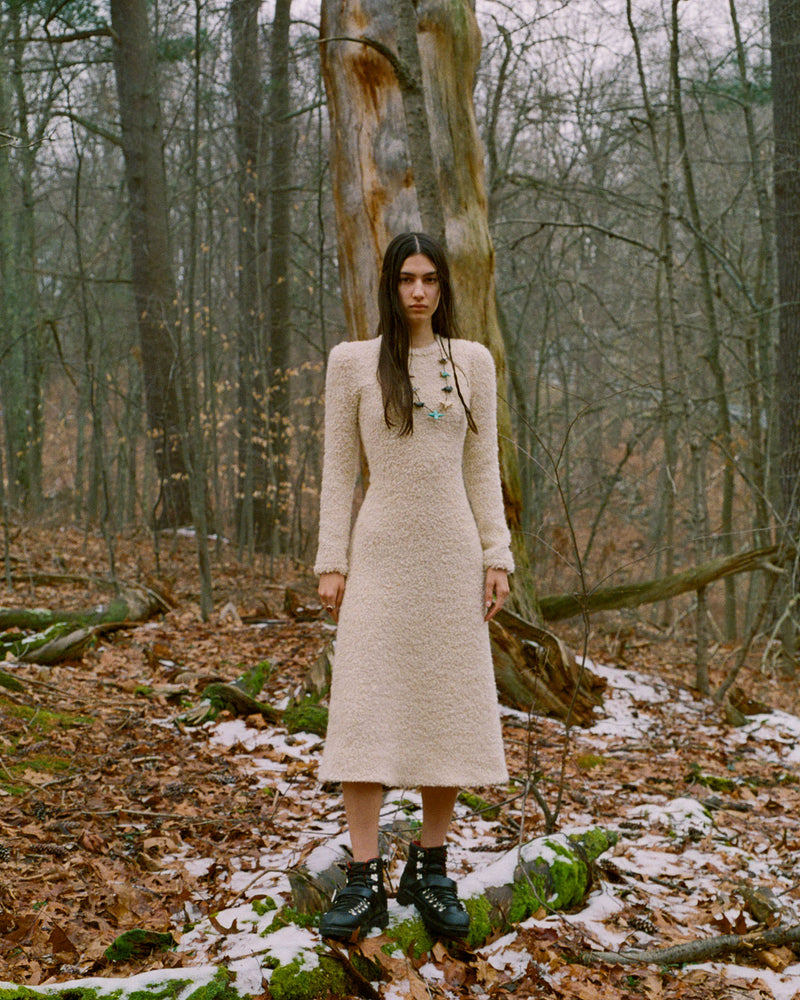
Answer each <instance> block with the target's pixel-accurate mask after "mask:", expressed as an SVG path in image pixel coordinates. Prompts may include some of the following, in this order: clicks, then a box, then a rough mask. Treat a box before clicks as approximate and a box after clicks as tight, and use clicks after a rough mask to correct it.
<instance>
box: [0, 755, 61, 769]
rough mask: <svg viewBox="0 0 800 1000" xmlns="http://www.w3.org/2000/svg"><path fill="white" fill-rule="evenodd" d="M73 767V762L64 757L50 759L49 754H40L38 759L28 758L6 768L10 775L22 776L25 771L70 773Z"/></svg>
mask: <svg viewBox="0 0 800 1000" xmlns="http://www.w3.org/2000/svg"><path fill="white" fill-rule="evenodd" d="M71 766H72V761H70V760H67V759H66V758H64V757H50V756H48V755H47V754H38V755H37V756H36V757H26V758H25V760H21V761H19V762H18V763H17V764H12V765H11V766H10V767H8V766H7V767H6V769H7V771H8V773H9V774H21V773H22V772H23V771H47V772H49V771H68V770H69V769H70V767H71Z"/></svg>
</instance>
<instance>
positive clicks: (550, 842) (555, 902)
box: [289, 827, 617, 954]
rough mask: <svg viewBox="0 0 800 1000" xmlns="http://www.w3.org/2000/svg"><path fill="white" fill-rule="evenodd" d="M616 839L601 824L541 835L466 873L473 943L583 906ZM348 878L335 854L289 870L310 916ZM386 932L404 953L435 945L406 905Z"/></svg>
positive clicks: (297, 906) (295, 894)
mask: <svg viewBox="0 0 800 1000" xmlns="http://www.w3.org/2000/svg"><path fill="white" fill-rule="evenodd" d="M616 841H617V834H616V833H615V832H614V831H607V830H604V829H602V828H600V827H596V828H593V829H590V830H587V831H585V832H584V833H582V834H573V835H570V836H567V835H565V834H553V835H551V836H548V837H538V838H536V839H535V840H531V841H529V842H528V843H527V844H523V846H522V847H521V848H519V849H517V848H514V849H512V850H510V851H507V852H506V853H505V854H502V855H500V857H499V858H498V859H497V860H496V861H495V862H493V863H492V864H491V865H490V866H489V867H488V868H486V869H483V870H482V871H479V872H475V873H473V874H472V875H469V876H467V877H466V878H464V879H462V880H461V883H460V885H459V894H460V895H461V896H462V898H463V899H464V904H465V906H466V907H467V910H468V911H469V914H470V918H471V924H470V933H469V938H468V941H467V943H468V944H469V945H470V946H471V947H474V948H477V947H479V946H480V945H481V944H482V943H483V942H484V941H485V940H486V938H487V937H488V936H489V935H490V934H492V933H494V932H496V931H501V930H504V929H506V928H508V927H510V926H512V925H514V924H517V923H520V922H521V921H523V920H526V919H527V918H528V917H529V916H531V914H533V913H536V912H537V911H539V910H544V911H550V912H552V911H555V910H568V909H574V908H575V907H578V906H580V905H581V903H582V902H583V900H584V899H585V898H586V896H587V894H588V893H589V891H590V890H591V888H592V886H593V885H594V871H595V862H596V861H597V859H598V858H599V857H600V855H601V854H603V853H604V852H605V851H607V850H609V848H611V847H612V846H613V845H614V844H615V843H616ZM343 880H344V879H343V875H342V873H341V869H340V867H339V865H338V864H337V863H336V861H335V859H334V860H332V862H331V864H330V865H328V867H326V868H325V869H324V870H323V871H320V872H314V873H312V872H310V871H309V870H308V869H307V868H305V867H304V866H300V867H299V868H296V869H293V870H292V871H290V872H289V883H290V885H291V888H292V909H293V910H294V911H295V912H296V913H299V914H303V915H304V916H306V917H308V916H312V915H316V914H319V913H322V912H323V911H324V910H326V909H327V907H328V904H329V902H330V899H331V897H332V895H333V893H334V891H335V889H336V888H337V887H338V886H340V885H341V884H342V883H343ZM386 934H387V936H388V937H389V939H390V940H392V941H394V942H396V944H397V946H398V948H400V949H401V950H403V952H404V953H406V952H407V949H408V947H409V946H410V945H411V944H412V943H415V947H416V949H417V950H418V951H419V953H420V954H422V953H423V952H425V951H428V950H429V949H430V948H431V947H432V946H433V942H432V940H431V939H430V936H429V935H428V934H427V933H426V931H425V928H424V927H423V925H422V922H421V920H420V919H419V917H418V916H416V914H414V915H409V914H408V911H407V910H406V909H405V908H403V909H400V910H398V909H397V908H395V907H392V908H391V911H390V919H389V927H388V929H387V931H386Z"/></svg>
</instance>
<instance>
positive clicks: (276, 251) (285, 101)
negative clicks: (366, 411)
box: [269, 0, 292, 552]
mask: <svg viewBox="0 0 800 1000" xmlns="http://www.w3.org/2000/svg"><path fill="white" fill-rule="evenodd" d="M291 7H292V2H291V0H277V2H276V4H275V16H274V18H273V21H272V34H271V37H270V58H269V69H270V75H269V137H270V157H269V162H270V171H269V175H270V176H269V182H270V213H269V215H270V240H269V368H270V397H269V422H270V445H271V449H272V479H273V488H272V496H271V503H270V506H271V514H272V517H271V519H270V520H271V521H272V529H273V537H272V539H270V542H271V550H272V551H273V552H281V551H285V550H286V547H287V543H288V540H289V502H290V492H291V490H290V483H289V466H290V463H289V448H290V445H291V440H292V439H291V435H290V433H289V431H290V428H289V419H290V414H289V405H290V398H291V396H290V391H289V385H290V382H289V371H288V370H289V348H290V343H291V299H290V296H289V257H290V247H291V239H292V211H291V209H292V198H291V186H292V124H291V119H290V117H289V111H290V96H291V95H290V90H289V52H290V49H289V29H290V26H291Z"/></svg>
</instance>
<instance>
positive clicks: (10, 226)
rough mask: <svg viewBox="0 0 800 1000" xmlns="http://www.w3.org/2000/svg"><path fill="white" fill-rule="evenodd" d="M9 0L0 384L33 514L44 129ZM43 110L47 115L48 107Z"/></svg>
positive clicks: (9, 439)
mask: <svg viewBox="0 0 800 1000" xmlns="http://www.w3.org/2000/svg"><path fill="white" fill-rule="evenodd" d="M6 6H7V7H8V11H7V13H3V14H2V15H0V45H2V46H3V53H2V55H0V130H2V131H3V132H4V136H3V138H2V143H0V324H2V329H0V356H1V357H2V365H1V366H0V386H2V390H3V416H4V424H5V433H6V457H7V466H8V479H9V493H10V495H11V498H12V500H14V501H15V502H18V503H21V504H22V505H23V506H24V507H25V508H26V509H27V510H28V511H30V512H32V513H36V512H37V511H38V509H39V507H40V504H41V499H42V443H43V437H44V429H43V413H42V382H43V361H42V358H43V354H42V349H41V344H40V322H39V319H40V318H39V315H38V287H37V278H36V273H37V267H36V238H35V208H36V204H35V197H34V169H35V165H36V152H37V150H38V149H39V146H40V141H41V138H42V135H43V129H42V128H39V129H34V130H32V129H31V126H30V123H29V106H28V99H27V95H26V91H25V86H24V78H23V57H24V49H25V42H24V41H23V40H22V35H23V34H24V33H25V28H24V26H22V25H21V24H20V7H19V5H10V6H9V5H6ZM14 103H15V105H16V106H14ZM39 110H40V113H41V118H42V121H43V122H44V121H46V119H47V111H46V109H45V108H40V109H39ZM12 136H14V137H16V140H12V139H11V137H12ZM12 146H13V147H14V149H13V154H14V155H13V161H12ZM12 162H13V167H14V168H16V169H13V168H12Z"/></svg>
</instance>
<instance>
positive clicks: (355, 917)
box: [319, 858, 389, 943]
mask: <svg viewBox="0 0 800 1000" xmlns="http://www.w3.org/2000/svg"><path fill="white" fill-rule="evenodd" d="M345 872H346V874H347V882H346V884H345V885H343V886H342V888H341V889H339V890H338V891H337V892H336V895H335V896H334V897H333V900H332V901H331V905H330V909H329V910H328V911H327V913H323V914H322V917H321V918H320V921H319V932H320V934H321V935H322V936H323V937H328V938H337V939H338V940H339V941H351V942H353V943H355V942H356V941H358V939H359V938H360V937H363V936H364V934H366V933H367V931H368V930H369V929H370V928H371V927H381V928H382V927H385V926H386V925H387V924H388V923H389V913H388V911H387V909H386V890H385V889H384V887H383V859H382V858H372V859H371V860H370V861H348V862H347V867H346V868H345Z"/></svg>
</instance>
